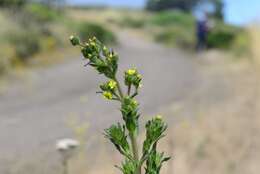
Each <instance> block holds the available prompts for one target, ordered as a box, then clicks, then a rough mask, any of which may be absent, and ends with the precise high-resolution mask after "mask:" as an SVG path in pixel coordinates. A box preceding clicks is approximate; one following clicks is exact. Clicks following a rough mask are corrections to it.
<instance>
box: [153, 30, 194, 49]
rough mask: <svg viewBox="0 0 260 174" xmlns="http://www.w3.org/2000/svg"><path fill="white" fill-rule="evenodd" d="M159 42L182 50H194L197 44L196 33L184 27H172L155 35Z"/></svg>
mask: <svg viewBox="0 0 260 174" xmlns="http://www.w3.org/2000/svg"><path fill="white" fill-rule="evenodd" d="M155 40H156V41H157V42H162V43H164V44H167V45H174V46H178V47H182V48H192V47H193V46H194V43H195V41H194V40H195V39H194V32H193V31H192V30H187V29H184V28H182V27H171V28H168V29H166V30H163V31H161V32H160V33H159V34H156V35H155Z"/></svg>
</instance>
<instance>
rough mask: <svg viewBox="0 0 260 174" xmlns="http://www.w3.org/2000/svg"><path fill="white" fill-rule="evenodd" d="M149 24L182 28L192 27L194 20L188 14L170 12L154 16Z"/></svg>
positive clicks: (175, 11)
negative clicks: (179, 26)
mask: <svg viewBox="0 0 260 174" xmlns="http://www.w3.org/2000/svg"><path fill="white" fill-rule="evenodd" d="M150 22H151V23H152V24H154V25H158V26H170V25H181V26H184V27H192V26H194V23H195V20H194V17H193V16H192V15H191V14H189V13H184V12H181V11H177V10H172V11H165V12H160V13H157V14H155V15H154V16H153V17H152V18H151V21H150Z"/></svg>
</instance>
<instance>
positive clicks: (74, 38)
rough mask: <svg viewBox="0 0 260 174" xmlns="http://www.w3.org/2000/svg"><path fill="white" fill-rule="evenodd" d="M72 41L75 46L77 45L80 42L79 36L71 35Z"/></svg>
mask: <svg viewBox="0 0 260 174" xmlns="http://www.w3.org/2000/svg"><path fill="white" fill-rule="evenodd" d="M70 42H71V44H72V45H73V46H77V45H79V44H80V40H79V38H78V37H75V36H70Z"/></svg>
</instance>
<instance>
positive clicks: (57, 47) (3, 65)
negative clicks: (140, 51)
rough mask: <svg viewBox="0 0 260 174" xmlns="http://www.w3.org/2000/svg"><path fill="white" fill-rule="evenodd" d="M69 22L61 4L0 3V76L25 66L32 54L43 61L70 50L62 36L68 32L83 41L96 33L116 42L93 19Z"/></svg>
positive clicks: (104, 38)
mask: <svg viewBox="0 0 260 174" xmlns="http://www.w3.org/2000/svg"><path fill="white" fill-rule="evenodd" d="M0 2H2V1H0ZM72 21H73V20H71V17H70V16H69V15H68V14H67V11H66V9H65V8H63V7H62V6H54V5H52V4H45V3H27V1H21V2H20V1H12V3H11V1H6V2H5V1H3V3H0V25H1V26H4V27H1V29H0V50H1V52H0V75H3V74H6V73H8V72H11V71H12V70H13V69H14V68H15V67H17V66H28V65H29V64H30V63H31V62H32V61H34V60H35V57H37V58H38V57H39V59H41V61H40V62H43V61H45V60H44V59H50V58H48V57H52V56H51V55H52V54H56V53H57V52H63V51H65V50H66V52H70V51H71V49H67V48H70V47H69V44H68V43H67V42H66V39H65V38H66V36H67V37H68V36H69V34H70V33H75V34H79V35H80V36H81V37H82V38H84V39H86V40H87V39H88V38H89V37H91V36H93V35H95V36H97V37H98V38H100V40H101V41H102V42H104V43H115V42H116V37H115V35H114V33H113V32H112V31H110V30H109V29H108V28H106V27H105V26H102V25H101V24H98V23H96V22H95V21H92V22H88V21H86V22H84V23H80V22H72ZM47 54H48V56H46V55H47ZM65 55H66V54H64V55H62V56H65ZM46 61H47V60H46ZM48 62H51V60H48ZM53 62H55V61H53Z"/></svg>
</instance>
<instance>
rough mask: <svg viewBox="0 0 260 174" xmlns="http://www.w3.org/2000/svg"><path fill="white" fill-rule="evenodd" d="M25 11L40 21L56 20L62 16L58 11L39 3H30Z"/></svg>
mask: <svg viewBox="0 0 260 174" xmlns="http://www.w3.org/2000/svg"><path fill="white" fill-rule="evenodd" d="M25 12H27V13H28V14H29V15H30V17H32V18H33V19H34V20H36V21H38V22H49V21H54V20H56V19H58V18H59V17H60V13H59V12H58V11H56V10H54V9H52V8H50V7H48V6H45V5H42V4H38V3H31V4H28V5H27V6H26V8H25Z"/></svg>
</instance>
